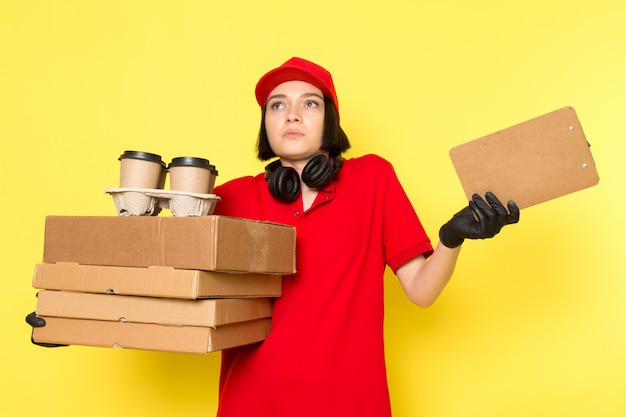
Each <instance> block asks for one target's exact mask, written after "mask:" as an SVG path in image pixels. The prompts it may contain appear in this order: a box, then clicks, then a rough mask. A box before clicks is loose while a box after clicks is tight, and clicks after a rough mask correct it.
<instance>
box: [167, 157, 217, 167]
mask: <svg viewBox="0 0 626 417" xmlns="http://www.w3.org/2000/svg"><path fill="white" fill-rule="evenodd" d="M172 167H196V168H205V169H211V165H210V164H209V160H208V159H204V158H197V157H195V156H179V157H177V158H174V159H172V162H170V164H169V168H172Z"/></svg>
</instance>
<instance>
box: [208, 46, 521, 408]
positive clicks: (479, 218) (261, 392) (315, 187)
mask: <svg viewBox="0 0 626 417" xmlns="http://www.w3.org/2000/svg"><path fill="white" fill-rule="evenodd" d="M256 99H257V102H258V103H259V105H260V106H261V109H262V120H261V128H260V133H259V141H258V157H259V158H260V159H261V160H269V159H272V158H275V157H278V158H277V159H276V160H275V161H273V162H272V163H270V164H269V165H268V166H267V168H266V172H265V173H262V174H259V175H257V176H254V177H252V176H251V177H243V178H239V179H235V180H232V181H230V182H227V183H225V184H223V185H221V186H219V187H216V189H215V193H216V194H218V195H219V196H220V197H221V199H222V200H221V201H220V203H219V204H218V205H217V208H216V211H215V214H222V215H228V216H235V217H241V218H247V219H253V220H263V221H272V222H276V223H283V224H289V225H293V226H295V227H296V231H297V232H296V234H297V242H296V251H297V253H296V266H297V271H298V272H297V273H296V274H293V275H290V276H285V277H284V278H283V295H282V296H281V297H280V298H278V299H276V301H275V305H274V312H273V317H272V330H271V333H270V334H269V336H268V337H267V339H266V340H265V341H263V342H262V343H259V344H255V345H250V346H245V347H240V348H235V349H229V350H226V351H224V352H223V356H222V373H221V377H220V405H219V411H218V416H221V417H235V416H237V417H239V416H241V417H250V416H255V417H264V416H280V417H290V416H293V417H307V416H315V417H320V416H324V417H332V416H337V417H367V416H371V417H385V416H390V415H391V408H390V402H389V394H388V388H387V379H386V370H385V358H384V344H383V275H384V271H385V267H386V266H387V265H388V266H389V267H390V268H391V269H392V270H393V272H394V273H395V274H396V275H397V276H398V278H399V280H400V282H401V284H402V287H403V288H404V290H405V292H406V294H407V296H408V297H409V299H410V300H411V301H413V302H414V303H416V304H418V305H420V306H422V307H427V306H429V305H430V304H432V303H433V302H434V301H435V300H436V298H437V297H438V296H439V294H440V293H441V291H442V290H443V288H444V287H445V285H446V284H447V282H448V280H449V279H450V277H451V275H452V272H453V270H454V267H455V264H456V261H457V257H458V255H459V252H460V248H461V244H462V243H463V240H464V239H466V238H471V239H478V238H481V239H482V238H488V237H493V236H494V235H495V234H497V233H498V232H499V231H500V229H501V228H502V227H503V226H505V225H507V224H510V223H516V222H517V221H518V220H519V210H518V208H517V206H516V205H515V203H513V202H509V203H508V205H507V207H506V208H505V207H504V206H503V205H502V204H501V203H500V201H499V200H498V199H497V198H496V197H495V196H494V195H493V194H491V193H487V194H486V196H485V199H483V198H482V197H480V196H478V195H475V196H474V197H473V199H472V201H470V203H469V205H468V206H467V207H465V208H464V209H463V210H461V211H460V212H458V213H457V214H455V215H454V216H453V217H452V218H451V220H450V221H449V222H448V223H446V224H445V225H444V226H442V228H441V230H440V243H439V244H438V245H437V247H436V249H434V250H433V247H432V246H431V242H430V240H429V238H428V236H426V233H425V232H424V228H423V227H422V225H421V223H420V221H419V219H418V217H417V215H416V213H415V211H414V209H413V207H412V205H411V203H410V201H409V199H408V198H407V195H406V193H405V192H404V190H403V188H402V186H401V185H400V183H399V181H398V179H397V177H396V174H395V172H394V170H393V168H392V166H391V164H390V163H389V162H387V161H385V160H384V159H382V158H380V157H378V156H375V155H366V156H362V157H358V158H352V159H347V160H343V158H342V153H343V152H345V151H346V150H347V149H348V148H349V147H350V143H349V141H348V138H347V136H346V135H345V133H344V131H343V130H342V129H341V127H340V124H339V120H340V118H339V106H338V100H337V94H336V92H335V87H334V85H333V80H332V76H331V74H330V73H329V72H328V71H326V70H325V69H324V68H322V67H320V66H318V65H316V64H314V63H312V62H309V61H306V60H303V59H300V58H292V59H290V60H288V61H287V62H285V63H284V64H282V65H281V66H279V67H278V68H275V69H273V70H271V71H270V72H268V73H267V74H265V75H264V76H263V77H262V78H261V79H260V80H259V82H258V84H257V87H256Z"/></svg>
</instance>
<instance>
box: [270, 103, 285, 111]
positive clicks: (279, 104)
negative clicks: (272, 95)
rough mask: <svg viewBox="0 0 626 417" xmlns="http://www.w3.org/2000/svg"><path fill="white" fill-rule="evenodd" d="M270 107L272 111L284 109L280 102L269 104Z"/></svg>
mask: <svg viewBox="0 0 626 417" xmlns="http://www.w3.org/2000/svg"><path fill="white" fill-rule="evenodd" d="M270 107H271V108H272V109H273V110H280V109H284V108H285V105H284V104H283V103H282V102H280V101H275V102H273V103H270Z"/></svg>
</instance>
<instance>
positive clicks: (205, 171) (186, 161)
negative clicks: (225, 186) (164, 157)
mask: <svg viewBox="0 0 626 417" xmlns="http://www.w3.org/2000/svg"><path fill="white" fill-rule="evenodd" d="M168 170H169V174H170V189H171V190H172V191H184V192H188V193H198V194H210V193H212V192H213V184H214V183H215V181H214V180H213V172H212V171H211V165H210V164H209V161H208V160H207V159H204V158H196V157H193V156H181V157H178V158H174V159H172V162H170V164H169V166H168ZM212 180H213V181H212Z"/></svg>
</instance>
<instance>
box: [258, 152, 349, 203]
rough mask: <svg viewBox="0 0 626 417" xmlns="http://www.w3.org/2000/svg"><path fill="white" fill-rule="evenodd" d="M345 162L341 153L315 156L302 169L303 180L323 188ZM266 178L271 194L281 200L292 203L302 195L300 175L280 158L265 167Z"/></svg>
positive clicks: (310, 185) (312, 186)
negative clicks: (333, 155) (281, 161)
mask: <svg viewBox="0 0 626 417" xmlns="http://www.w3.org/2000/svg"><path fill="white" fill-rule="evenodd" d="M342 164H343V159H342V158H341V155H338V156H336V157H334V158H332V157H328V156H326V155H317V156H315V157H313V158H312V159H311V160H310V161H309V162H307V164H306V165H305V166H304V169H303V170H302V182H304V183H305V184H306V185H307V186H308V187H311V188H322V187H324V186H326V185H328V183H329V182H330V181H331V180H333V179H335V178H336V174H337V172H338V171H339V169H340V168H341V165H342ZM265 179H266V180H267V186H268V188H269V191H270V194H271V195H272V196H273V197H274V198H276V199H277V200H279V201H282V202H285V203H290V202H292V201H294V200H295V199H296V198H298V196H299V195H300V176H299V175H298V172H297V171H296V170H295V169H293V168H291V167H284V166H282V164H281V163H280V159H277V160H276V161H274V162H271V163H270V164H268V165H267V166H266V167H265Z"/></svg>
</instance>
